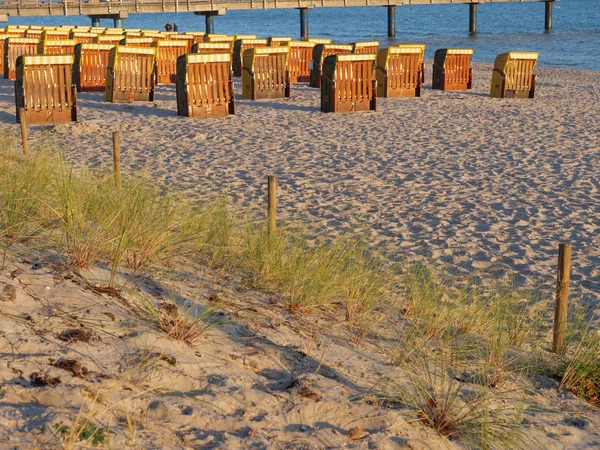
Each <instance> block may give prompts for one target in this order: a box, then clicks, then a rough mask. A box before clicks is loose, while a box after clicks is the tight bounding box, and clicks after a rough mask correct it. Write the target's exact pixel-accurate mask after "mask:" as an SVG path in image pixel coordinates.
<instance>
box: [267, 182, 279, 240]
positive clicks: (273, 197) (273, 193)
mask: <svg viewBox="0 0 600 450" xmlns="http://www.w3.org/2000/svg"><path fill="white" fill-rule="evenodd" d="M268 184H269V190H268V194H267V208H268V212H267V222H268V224H269V234H273V233H274V232H275V228H276V227H277V179H276V178H275V177H274V176H270V177H269V179H268Z"/></svg>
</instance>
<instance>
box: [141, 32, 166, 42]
mask: <svg viewBox="0 0 600 450" xmlns="http://www.w3.org/2000/svg"><path fill="white" fill-rule="evenodd" d="M142 37H145V38H152V40H153V41H158V40H160V39H166V36H163V35H162V33H161V32H160V31H148V30H144V31H142Z"/></svg>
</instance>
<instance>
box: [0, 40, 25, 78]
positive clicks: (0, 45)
mask: <svg viewBox="0 0 600 450" xmlns="http://www.w3.org/2000/svg"><path fill="white" fill-rule="evenodd" d="M9 37H12V38H15V37H20V35H17V34H8V33H0V74H2V75H4V59H5V58H4V45H5V44H6V39H8V38H9Z"/></svg>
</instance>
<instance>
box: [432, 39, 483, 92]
mask: <svg viewBox="0 0 600 450" xmlns="http://www.w3.org/2000/svg"><path fill="white" fill-rule="evenodd" d="M471 56H473V49H472V48H442V49H439V50H437V51H436V52H435V56H434V58H433V81H432V85H431V87H432V88H433V89H441V90H443V91H464V90H466V89H471V84H472V82H473V70H472V69H471Z"/></svg>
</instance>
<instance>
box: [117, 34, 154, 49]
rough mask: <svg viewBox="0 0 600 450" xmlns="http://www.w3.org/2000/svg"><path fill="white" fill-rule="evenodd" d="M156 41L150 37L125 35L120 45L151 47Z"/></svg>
mask: <svg viewBox="0 0 600 450" xmlns="http://www.w3.org/2000/svg"><path fill="white" fill-rule="evenodd" d="M153 42H154V39H153V38H150V37H129V36H127V37H125V38H123V39H121V40H120V41H119V45H125V46H127V47H150V46H151V45H152V43H153Z"/></svg>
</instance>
